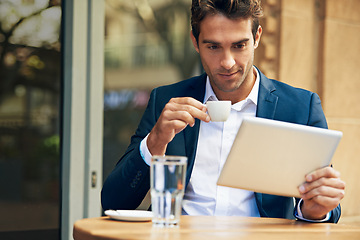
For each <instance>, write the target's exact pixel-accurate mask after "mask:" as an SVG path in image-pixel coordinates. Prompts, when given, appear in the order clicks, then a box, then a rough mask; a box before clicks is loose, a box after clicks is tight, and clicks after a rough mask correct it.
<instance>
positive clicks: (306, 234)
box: [73, 216, 360, 240]
mask: <svg viewBox="0 0 360 240" xmlns="http://www.w3.org/2000/svg"><path fill="white" fill-rule="evenodd" d="M73 237H74V239H75V240H95V239H96V240H105V239H106V240H110V239H111V240H116V239H133V240H136V239H183V240H190V239H205V240H211V239H216V240H220V239H252V240H257V239H276V240H278V239H280V240H281V239H287V240H295V239H302V240H312V239H314V240H315V239H316V240H319V239H336V240H339V239H346V240H351V239H357V240H359V239H360V227H359V226H352V225H347V224H333V223H305V222H301V221H296V220H288V219H277V218H250V217H235V216H223V217H217V216H216V217H215V216H181V218H180V224H179V226H177V227H174V228H159V227H153V226H152V223H151V221H148V222H127V221H118V220H112V219H111V218H109V217H98V218H85V219H81V220H78V221H76V222H75V224H74V229H73Z"/></svg>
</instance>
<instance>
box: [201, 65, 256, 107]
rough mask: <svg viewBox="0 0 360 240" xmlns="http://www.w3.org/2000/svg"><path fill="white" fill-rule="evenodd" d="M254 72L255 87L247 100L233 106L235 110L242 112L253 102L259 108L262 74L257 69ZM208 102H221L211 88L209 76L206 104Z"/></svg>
mask: <svg viewBox="0 0 360 240" xmlns="http://www.w3.org/2000/svg"><path fill="white" fill-rule="evenodd" d="M253 70H254V74H256V79H255V83H254V86H253V88H252V89H251V92H250V94H249V95H248V96H247V97H246V99H244V100H242V101H240V102H237V103H235V104H233V105H232V108H234V109H235V110H241V109H242V108H243V107H244V106H245V105H247V103H249V102H252V103H253V104H255V105H256V106H257V99H258V95H259V84H260V74H259V71H258V70H257V69H256V68H255V67H253ZM208 100H211V101H219V100H218V98H217V97H216V95H215V93H214V90H213V89H212V87H211V84H210V80H209V76H207V78H206V87H205V97H204V104H205V103H206V102H207V101H208Z"/></svg>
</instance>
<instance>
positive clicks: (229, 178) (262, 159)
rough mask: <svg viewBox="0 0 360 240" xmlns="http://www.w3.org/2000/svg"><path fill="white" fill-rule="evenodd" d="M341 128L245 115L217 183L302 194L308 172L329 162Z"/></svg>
mask: <svg viewBox="0 0 360 240" xmlns="http://www.w3.org/2000/svg"><path fill="white" fill-rule="evenodd" d="M341 137H342V132H339V131H335V130H328V129H323V128H316V127H310V126H303V125H299V124H292V123H286V122H280V121H275V120H269V119H263V118H257V117H252V118H251V117H246V118H244V119H243V121H242V123H241V126H240V128H239V131H238V134H237V136H236V138H235V141H234V143H233V146H232V148H231V150H230V153H229V156H228V158H227V160H226V162H225V164H224V167H223V169H222V171H221V174H220V177H219V179H218V182H217V184H218V185H222V186H228V187H234V188H241V189H246V190H250V191H254V192H261V193H267V194H274V195H281V196H290V197H300V194H299V191H298V186H299V185H301V184H302V183H303V182H304V181H305V175H306V174H308V173H310V172H312V171H314V170H316V169H319V168H321V167H325V166H328V165H329V164H330V162H331V159H332V157H333V155H334V153H335V150H336V148H337V146H338V144H339V142H340V139H341Z"/></svg>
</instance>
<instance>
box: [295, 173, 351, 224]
mask: <svg viewBox="0 0 360 240" xmlns="http://www.w3.org/2000/svg"><path fill="white" fill-rule="evenodd" d="M305 179H306V183H304V184H303V185H301V186H300V187H299V192H300V194H301V198H302V199H303V204H302V206H301V212H302V214H303V217H304V218H307V219H311V220H321V219H324V218H325V216H326V214H327V213H328V212H330V211H331V210H333V209H334V208H336V207H337V206H338V205H339V203H340V200H341V199H342V198H343V197H344V195H345V183H344V182H343V181H342V180H341V179H340V173H339V172H338V171H336V170H335V169H333V168H332V167H325V168H321V169H318V170H316V171H314V172H312V173H310V174H308V175H306V176H305Z"/></svg>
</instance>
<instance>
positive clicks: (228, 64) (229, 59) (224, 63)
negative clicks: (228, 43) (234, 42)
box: [220, 51, 235, 70]
mask: <svg viewBox="0 0 360 240" xmlns="http://www.w3.org/2000/svg"><path fill="white" fill-rule="evenodd" d="M220 64H221V67H223V68H225V69H226V70H230V69H231V68H232V67H233V66H234V65H235V59H234V57H233V55H232V53H231V51H226V52H224V55H223V57H222V59H221V62H220Z"/></svg>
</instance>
